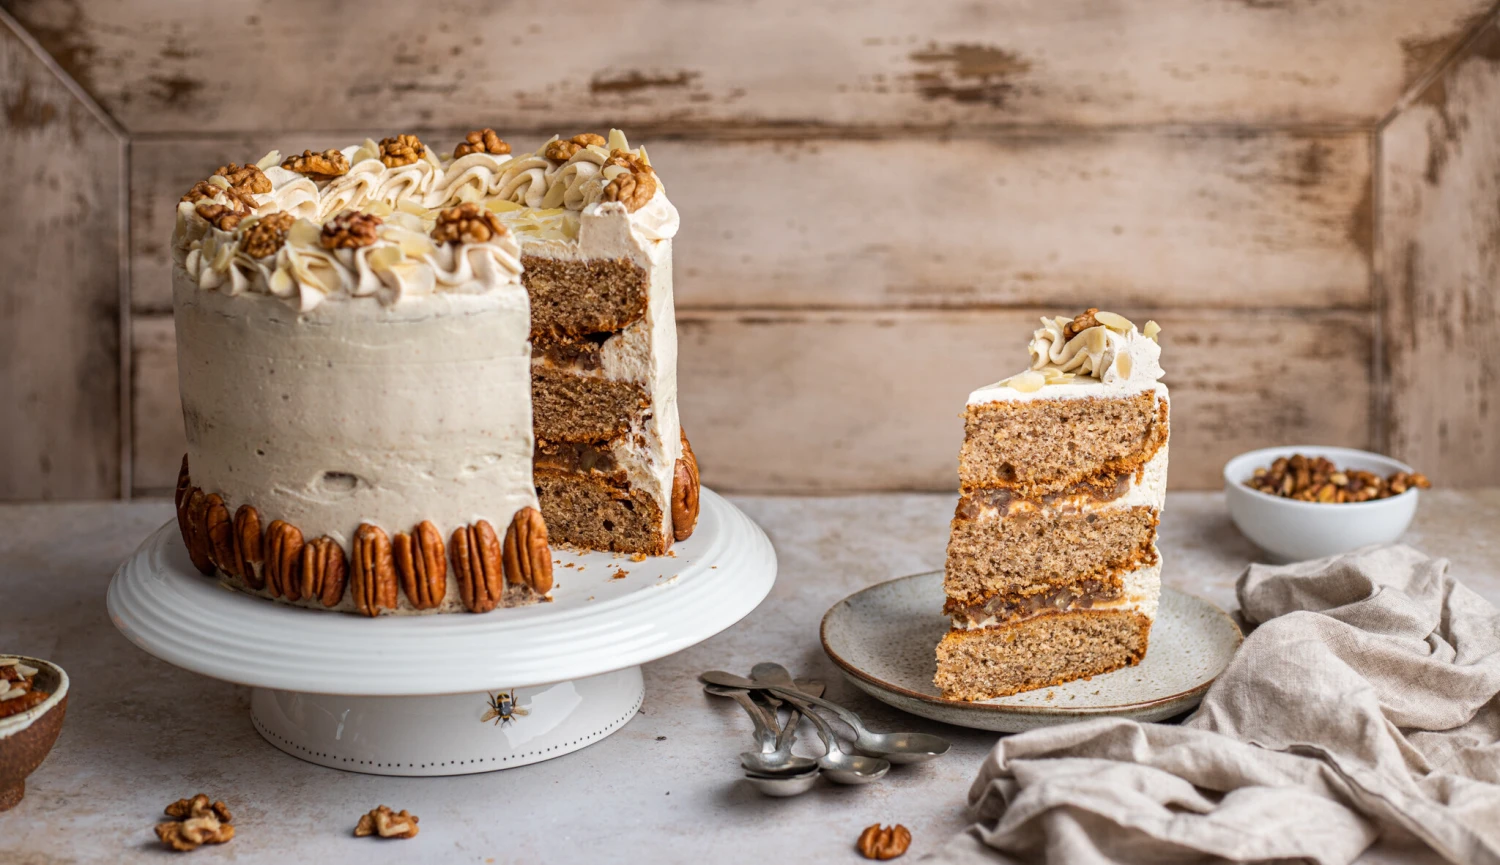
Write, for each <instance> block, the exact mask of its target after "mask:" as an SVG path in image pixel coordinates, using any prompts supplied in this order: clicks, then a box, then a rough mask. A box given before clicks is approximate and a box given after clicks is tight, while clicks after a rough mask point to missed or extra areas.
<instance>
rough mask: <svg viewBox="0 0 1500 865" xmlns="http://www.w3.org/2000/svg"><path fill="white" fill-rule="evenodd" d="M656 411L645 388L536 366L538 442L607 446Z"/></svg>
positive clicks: (533, 404)
mask: <svg viewBox="0 0 1500 865" xmlns="http://www.w3.org/2000/svg"><path fill="white" fill-rule="evenodd" d="M650 406H651V397H650V396H649V395H648V394H647V393H646V388H645V387H643V386H642V385H639V384H635V383H633V382H628V381H612V380H610V379H607V378H600V377H598V376H588V375H577V374H575V373H572V372H569V371H567V370H561V369H554V368H552V367H549V366H545V365H541V364H536V363H533V364H532V367H531V411H532V414H533V416H534V417H535V420H536V437H537V438H538V439H541V440H544V441H550V442H605V441H610V440H612V439H617V438H619V437H620V436H623V435H625V434H626V433H628V432H629V431H630V429H631V426H632V424H634V423H635V422H636V421H637V420H638V419H639V418H640V417H641V415H642V413H643V412H645V410H646V409H648V408H649V407H650Z"/></svg>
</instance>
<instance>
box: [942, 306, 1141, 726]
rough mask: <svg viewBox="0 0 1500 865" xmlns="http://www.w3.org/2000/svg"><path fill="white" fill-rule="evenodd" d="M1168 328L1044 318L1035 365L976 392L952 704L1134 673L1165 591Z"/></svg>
mask: <svg viewBox="0 0 1500 865" xmlns="http://www.w3.org/2000/svg"><path fill="white" fill-rule="evenodd" d="M1157 332H1158V328H1157V327H1156V324H1155V322H1147V323H1146V328H1145V331H1144V332H1142V331H1140V330H1137V329H1136V327H1135V325H1134V324H1132V323H1131V322H1129V321H1127V320H1126V319H1124V318H1122V317H1120V316H1118V315H1113V314H1111V313H1108V312H1099V311H1098V310H1097V309H1090V310H1089V311H1088V312H1085V313H1083V314H1082V315H1079V316H1078V317H1076V318H1074V319H1068V318H1065V317H1057V318H1044V319H1042V327H1040V328H1039V329H1038V330H1037V331H1036V332H1035V333H1034V334H1033V336H1032V341H1031V346H1030V351H1031V357H1032V365H1031V368H1030V369H1028V370H1026V371H1025V372H1022V373H1020V374H1018V375H1015V376H1012V377H1011V378H1009V379H1006V380H1005V381H1002V382H999V383H997V384H994V385H990V386H988V387H984V388H980V389H979V390H976V391H974V392H973V393H972V394H970V395H969V401H968V406H967V408H966V411H965V439H964V444H963V449H962V451H961V452H960V454H959V480H960V489H961V497H960V499H959V504H958V509H957V512H956V513H955V514H954V518H953V524H952V531H951V536H950V539H949V543H948V557H947V563H946V566H945V568H944V591H945V593H946V595H947V601H946V605H945V612H947V614H948V615H949V616H950V618H951V621H952V629H951V630H950V631H949V633H948V635H947V636H946V637H944V639H943V641H942V643H941V644H939V646H938V648H937V657H938V665H937V676H936V679H935V683H936V684H937V686H938V688H939V689H941V690H942V692H943V693H944V695H945V696H948V697H950V698H954V699H963V700H984V699H989V698H992V697H998V696H1004V695H1007V694H1013V693H1017V692H1019V691H1026V690H1031V689H1034V688H1040V687H1046V686H1048V685H1053V684H1058V683H1060V682H1066V681H1069V680H1071V679H1077V678H1082V677H1084V676H1091V675H1095V674H1098V673H1104V672H1108V671H1110V670H1114V669H1119V668H1120V667H1123V666H1126V665H1129V664H1135V663H1137V662H1139V661H1140V659H1141V658H1142V657H1144V656H1145V653H1146V647H1147V643H1148V640H1149V637H1150V631H1151V623H1152V621H1153V620H1154V619H1155V616H1156V605H1157V598H1158V596H1159V594H1160V592H1161V556H1160V554H1159V552H1158V551H1157V547H1156V530H1157V525H1158V523H1159V521H1160V518H1161V511H1162V506H1163V504H1164V503H1165V500H1166V485H1167V451H1168V448H1167V440H1168V435H1169V428H1168V411H1169V402H1168V396H1167V387H1166V385H1164V384H1162V383H1161V382H1160V381H1159V379H1160V378H1161V377H1162V369H1161V366H1160V363H1159V360H1160V356H1161V349H1160V347H1159V346H1158V345H1157V342H1156V336H1157Z"/></svg>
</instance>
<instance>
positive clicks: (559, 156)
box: [542, 132, 606, 162]
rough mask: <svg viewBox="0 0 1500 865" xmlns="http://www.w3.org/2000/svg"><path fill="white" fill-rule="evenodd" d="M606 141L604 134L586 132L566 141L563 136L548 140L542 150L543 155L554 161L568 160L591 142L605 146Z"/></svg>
mask: <svg viewBox="0 0 1500 865" xmlns="http://www.w3.org/2000/svg"><path fill="white" fill-rule="evenodd" d="M605 143H606V142H605V140H604V136H602V135H595V134H594V133H592V132H585V133H583V134H581V135H575V136H573V137H572V138H569V139H567V140H566V141H564V140H563V139H561V138H555V139H553V140H551V141H549V142H547V149H546V150H543V151H542V155H543V156H545V157H547V158H548V159H550V160H552V161H553V162H567V161H568V160H569V159H572V158H573V154H575V153H577V152H578V151H580V150H582V149H583V148H585V147H588V146H589V145H590V144H593V145H597V146H599V147H603V146H604V145H605Z"/></svg>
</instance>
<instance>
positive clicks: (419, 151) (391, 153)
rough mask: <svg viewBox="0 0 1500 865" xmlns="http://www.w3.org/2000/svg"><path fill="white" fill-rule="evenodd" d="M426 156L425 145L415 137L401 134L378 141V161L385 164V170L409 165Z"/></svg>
mask: <svg viewBox="0 0 1500 865" xmlns="http://www.w3.org/2000/svg"><path fill="white" fill-rule="evenodd" d="M426 155H427V145H425V144H423V143H422V141H421V139H419V138H417V136H415V135H407V134H406V133H404V132H403V133H401V134H400V135H397V136H396V137H394V138H382V139H381V140H380V161H381V162H383V163H385V167H386V168H398V167H400V166H402V165H411V164H412V163H413V162H416V161H417V160H418V159H421V158H422V157H423V156H426Z"/></svg>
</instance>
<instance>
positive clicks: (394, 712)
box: [109, 489, 776, 775]
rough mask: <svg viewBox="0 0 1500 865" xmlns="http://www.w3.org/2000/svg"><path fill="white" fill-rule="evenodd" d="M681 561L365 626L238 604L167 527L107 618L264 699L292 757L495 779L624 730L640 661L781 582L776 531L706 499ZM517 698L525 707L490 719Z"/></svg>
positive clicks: (128, 565) (660, 561)
mask: <svg viewBox="0 0 1500 865" xmlns="http://www.w3.org/2000/svg"><path fill="white" fill-rule="evenodd" d="M672 552H673V553H675V556H663V557H658V558H649V559H646V560H645V561H640V562H634V561H631V560H630V558H629V557H628V556H616V555H612V554H609V553H584V554H574V553H567V552H560V551H554V552H553V558H554V559H555V560H558V561H560V564H557V565H554V569H553V576H554V581H555V586H554V589H553V592H552V596H553V598H554V601H553V602H552V603H543V604H536V605H533V606H529V607H518V608H511V609H503V610H495V611H494V612H491V613H486V614H484V615H469V614H451V615H429V616H400V617H396V616H383V617H380V618H378V619H373V620H372V619H365V618H363V617H359V616H353V615H348V614H341V613H328V612H321V611H317V610H306V609H302V608H299V607H292V606H289V605H285V604H276V603H271V602H268V601H266V600H264V599H261V598H256V597H252V596H250V595H245V594H241V593H239V592H235V591H232V590H229V589H227V587H225V586H222V585H220V584H219V583H218V582H216V581H214V580H211V579H206V578H204V577H203V576H201V575H200V574H199V573H198V572H197V571H196V570H195V569H194V568H193V566H192V564H191V563H190V562H189V560H188V555H187V550H186V548H184V547H183V545H182V539H181V537H180V535H179V534H178V531H177V526H176V524H175V523H169V524H168V525H165V526H163V527H162V528H161V529H159V530H158V531H157V532H156V533H155V534H153V535H152V536H151V537H149V538H147V539H146V541H145V542H144V543H142V544H141V547H140V549H139V550H137V551H136V552H135V554H134V555H133V556H131V558H130V559H129V560H127V561H126V562H125V564H123V565H121V566H120V570H119V571H118V572H117V573H116V574H115V577H114V580H113V581H112V582H111V583H110V586H109V613H110V617H111V619H113V621H114V623H115V626H116V627H118V628H119V629H120V631H121V632H122V633H124V634H125V636H126V637H128V638H129V639H130V640H131V642H133V643H135V644H136V645H137V646H140V647H141V648H142V649H145V650H146V651H147V652H150V653H151V654H153V655H155V656H157V657H158V658H161V659H162V660H164V661H167V662H168V663H171V664H174V665H176V666H179V667H182V668H184V669H188V670H192V671H193V672H195V673H201V674H203V675H205V676H211V677H213V678H216V679H223V680H225V681H230V682H237V683H240V684H244V685H249V686H251V687H252V688H254V689H255V690H254V692H253V694H252V697H251V704H250V713H251V720H252V721H253V723H254V724H255V728H256V729H257V730H258V731H260V734H261V735H262V736H264V737H265V738H266V740H267V741H268V742H270V743H271V744H273V745H275V746H276V747H278V748H280V749H281V750H283V751H285V752H287V753H288V754H291V755H293V756H295V757H300V758H301V759H303V760H307V761H309V762H312V763H318V764H320V765H323V766H332V767H334V768H338V769H348V770H352V771H355V772H367V773H370V774H375V775H455V774H467V773H472V772H489V771H493V770H496V769H506V768H510V767H512V766H523V765H525V764H527V763H535V762H538V761H540V760H548V759H551V758H553V757H559V756H562V755H563V754H566V753H568V752H570V751H576V750H578V749H579V748H582V747H584V746H586V745H588V744H590V743H593V742H597V741H598V740H600V739H602V738H604V737H605V736H608V735H609V734H610V733H613V732H614V731H615V730H618V729H619V728H620V727H622V726H624V725H625V722H627V721H629V720H630V719H631V718H632V717H634V716H635V713H636V711H637V710H638V709H639V708H640V706H641V700H642V698H643V697H644V693H645V689H644V686H643V683H642V679H641V668H640V665H641V664H644V663H646V662H648V661H653V660H656V659H657V658H661V657H665V656H666V655H670V654H672V653H673V652H677V651H680V650H682V649H685V648H687V647H688V646H691V645H693V644H695V643H698V642H701V641H703V640H706V639H708V638H709V637H711V636H713V635H714V634H716V633H718V632H719V631H722V630H724V629H725V628H727V627H729V626H730V625H732V624H734V623H735V622H737V621H739V620H740V619H741V618H743V617H744V616H745V615H746V614H748V613H749V612H750V611H751V610H753V609H755V607H756V605H757V604H759V603H760V602H761V600H762V599H763V598H765V596H766V594H767V593H768V592H770V590H771V584H772V583H773V582H775V579H776V553H775V552H774V551H773V550H772V549H771V542H770V541H769V540H767V539H766V536H765V533H764V532H762V531H761V530H760V527H758V526H756V525H755V523H753V522H751V521H750V518H749V517H747V516H745V515H744V514H743V513H741V512H740V510H739V509H738V508H736V507H735V506H734V505H732V504H730V503H729V502H727V501H725V500H724V499H723V498H722V497H720V496H718V495H716V494H714V493H713V492H712V491H710V490H708V489H704V490H703V492H702V499H701V514H700V516H699V520H698V526H697V530H696V531H695V532H694V533H693V536H692V537H691V538H689V539H688V540H686V541H682V542H679V543H677V544H675V545H673V547H672ZM621 572H624V573H623V576H621V575H619V574H620V573H621ZM512 691H514V703H513V705H514V706H515V707H516V708H517V709H518V710H519V711H517V712H514V713H512V714H511V717H510V718H509V719H508V720H507V719H498V718H497V719H491V720H484V719H485V716H486V715H487V714H488V713H489V709H490V707H491V700H492V697H493V698H500V697H502V696H507V695H509V694H510V693H511V692H512ZM501 704H502V705H503V701H501ZM523 713H524V714H523Z"/></svg>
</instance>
